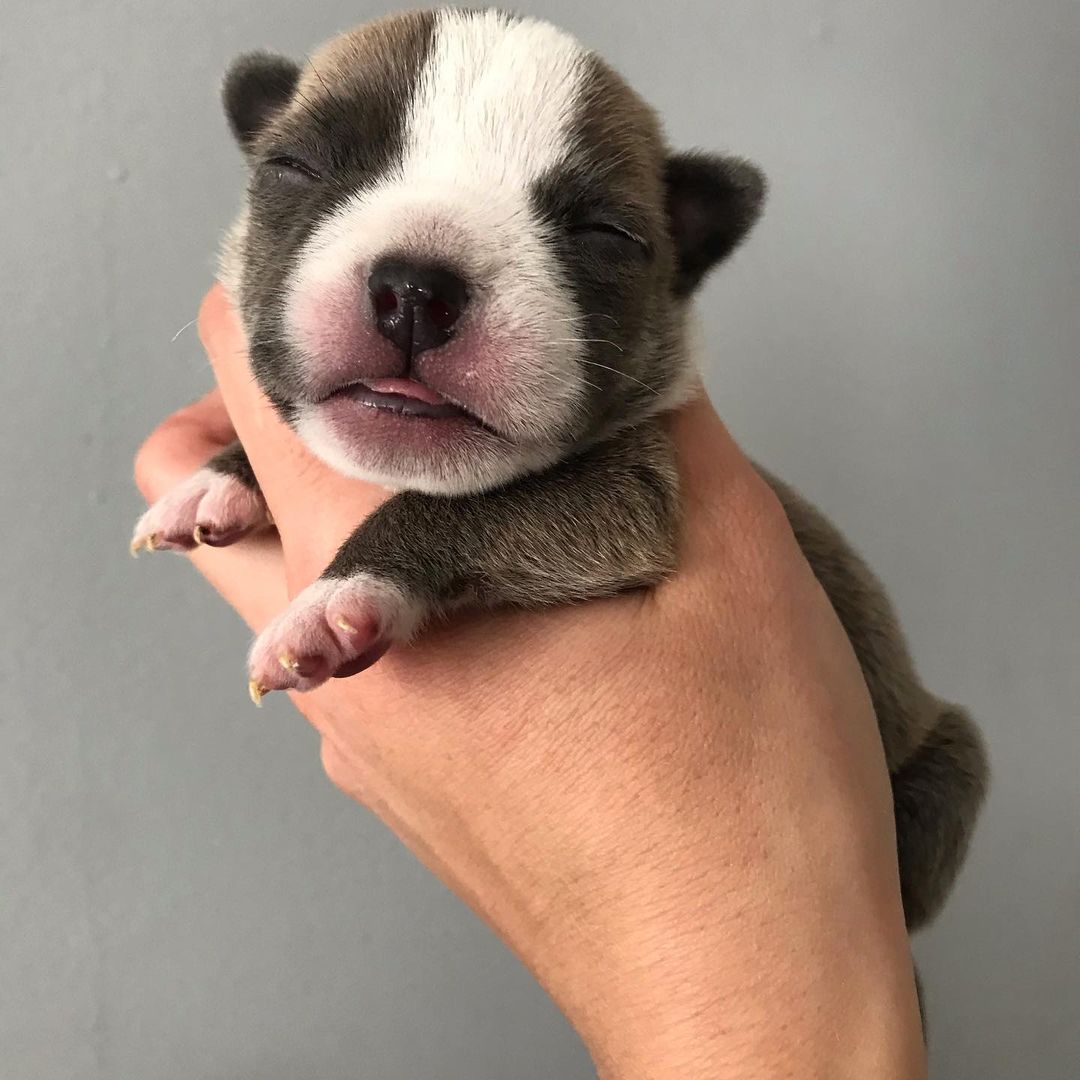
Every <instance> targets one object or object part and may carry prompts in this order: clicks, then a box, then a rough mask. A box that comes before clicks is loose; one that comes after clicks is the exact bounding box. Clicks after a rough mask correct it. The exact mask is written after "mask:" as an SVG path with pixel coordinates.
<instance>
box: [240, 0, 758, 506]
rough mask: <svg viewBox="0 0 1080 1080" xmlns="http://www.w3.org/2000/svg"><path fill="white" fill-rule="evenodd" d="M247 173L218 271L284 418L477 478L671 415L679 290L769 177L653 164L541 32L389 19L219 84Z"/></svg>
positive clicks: (559, 45)
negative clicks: (306, 56) (305, 55)
mask: <svg viewBox="0 0 1080 1080" xmlns="http://www.w3.org/2000/svg"><path fill="white" fill-rule="evenodd" d="M224 99H225V106H226V111H227V113H228V116H229V120H230V123H231V126H232V128H233V132H234V134H235V135H236V137H237V139H238V140H239V142H240V144H241V146H242V147H243V149H244V151H245V154H246V156H247V158H248V161H249V164H250V167H251V180H250V186H249V190H248V200H247V206H246V208H245V211H244V213H243V214H242V215H241V217H240V219H239V221H238V222H237V223H236V225H235V226H234V229H233V232H232V234H231V236H230V238H229V240H228V242H227V244H226V249H225V256H224V260H223V277H224V278H225V279H226V281H227V282H228V283H229V284H230V286H231V288H232V290H233V293H234V297H235V299H236V300H237V302H238V304H239V306H240V309H241V312H242V314H243V317H244V320H245V323H246V326H247V330H248V335H249V340H250V346H251V354H252V364H253V367H254V370H255V373H256V376H257V377H258V379H259V381H260V383H261V385H262V386H263V388H264V390H265V391H266V393H267V394H268V396H269V397H270V399H271V400H272V401H273V402H274V404H275V405H276V406H277V408H278V409H279V410H280V412H281V413H282V415H283V416H284V417H285V418H286V419H287V420H288V421H289V422H290V423H291V424H293V425H294V427H295V428H296V429H297V431H298V432H299V433H300V435H301V436H302V437H303V438H304V439H305V440H306V441H307V442H308V444H309V445H310V446H311V447H312V449H313V450H315V451H316V452H317V453H318V454H319V455H320V456H322V457H323V458H324V459H325V460H327V461H328V462H329V463H330V464H332V465H333V466H335V467H336V468H338V469H339V470H340V471H342V472H345V473H346V474H350V475H357V476H362V477H366V478H369V479H373V480H376V481H378V482H381V483H384V484H387V485H389V486H392V487H406V488H415V489H418V490H424V491H430V492H436V493H463V492H468V491H479V490H483V489H485V488H489V487H492V486H495V485H497V484H500V483H504V482H506V481H508V480H510V479H513V478H514V477H517V476H520V475H522V474H524V473H526V472H530V471H535V470H538V469H541V468H543V467H545V466H547V465H549V464H551V463H552V462H554V461H556V460H558V459H560V458H561V457H564V456H565V455H567V454H569V453H571V452H573V450H574V449H575V448H577V447H580V446H582V445H586V444H587V443H588V442H590V441H591V440H594V439H596V438H598V437H601V436H602V435H603V434H605V433H606V432H609V431H611V430H614V429H615V428H617V427H619V426H624V425H627V424H631V423H635V422H638V421H640V420H641V419H643V418H644V417H646V416H648V415H649V414H651V413H654V412H656V411H658V410H659V409H662V408H665V407H669V406H670V405H672V404H674V403H675V402H676V401H677V400H678V398H679V397H680V396H681V395H682V394H683V393H684V392H685V389H686V387H687V385H688V384H689V381H690V379H691V377H692V373H691V372H690V371H689V366H690V364H689V360H688V357H687V350H686V348H685V344H684V342H683V334H684V326H683V324H684V317H685V307H686V300H687V298H688V297H689V296H690V295H691V294H692V292H693V291H694V289H695V288H696V286H697V285H698V283H699V282H700V280H701V278H702V277H703V276H704V275H705V273H707V272H708V270H709V269H710V268H711V267H712V266H713V265H715V264H716V263H717V262H718V261H719V260H720V259H722V258H723V257H724V256H725V255H727V254H728V253H729V252H730V251H731V250H732V249H733V248H734V247H735V245H736V244H738V242H739V241H740V240H741V239H742V237H743V235H744V234H745V232H746V231H747V230H748V229H749V227H750V226H751V224H752V223H753V222H754V220H755V219H756V217H757V215H758V212H759V209H760V205H761V201H762V196H763V191H764V183H763V179H762V177H761V175H760V173H759V172H758V171H757V170H756V169H755V168H754V167H753V166H750V165H748V164H747V163H745V162H741V161H738V160H732V159H722V158H715V157H707V156H703V155H698V156H694V155H676V156H672V155H670V154H669V153H668V152H667V149H666V146H665V144H664V141H663V138H662V135H661V132H660V129H659V125H658V123H657V121H656V118H655V115H654V114H653V112H652V110H651V109H649V107H648V106H647V105H645V104H644V103H643V102H642V101H641V100H640V99H639V98H638V97H637V95H636V94H634V92H633V91H632V90H630V88H629V87H628V86H627V85H626V84H625V83H624V82H623V81H622V80H621V79H620V78H619V76H618V75H616V74H615V73H614V72H613V71H612V70H611V69H610V68H609V67H607V66H606V65H605V64H604V63H603V62H602V61H601V60H600V59H598V58H597V57H596V56H595V55H593V54H592V53H590V52H588V51H587V50H585V49H584V48H582V47H581V46H580V45H579V44H578V43H577V42H575V41H574V40H573V39H572V38H570V37H568V36H567V35H565V34H563V33H562V32H560V31H558V30H556V29H555V28H554V27H551V26H549V25H547V24H545V23H541V22H537V21H535V20H531V19H516V18H512V17H509V16H506V15H503V14H500V13H496V12H490V11H486V12H476V11H469V12H465V11H457V10H451V9H442V10H439V11H437V12H419V13H411V14H406V15H399V16H393V17H391V18H388V19H384V20H381V21H379V22H376V23H372V24H370V25H367V26H364V27H361V28H360V29H358V30H356V31H353V32H351V33H349V34H345V35H343V36H341V37H339V38H337V39H335V40H334V41H332V42H330V43H329V44H328V45H327V46H326V47H324V48H323V49H322V50H321V51H319V52H318V53H316V54H315V55H314V56H313V57H312V59H311V60H310V61H309V62H306V63H304V64H294V63H293V62H291V61H288V60H285V59H282V58H279V57H273V56H269V55H264V54H256V55H251V56H246V57H242V58H241V59H240V60H238V61H237V62H236V63H235V64H234V65H233V67H232V69H231V71H230V72H229V75H228V77H227V79H226V82H225V88H224Z"/></svg>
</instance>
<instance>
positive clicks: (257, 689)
mask: <svg viewBox="0 0 1080 1080" xmlns="http://www.w3.org/2000/svg"><path fill="white" fill-rule="evenodd" d="M265 694H266V690H265V689H264V688H263V687H261V686H260V685H259V684H258V683H257V682H256V681H255V680H254V679H249V680H248V697H250V698H251V700H252V702H253V703H254V704H255V706H256V707H257V708H260V709H261V708H262V699H263V697H264V696H265Z"/></svg>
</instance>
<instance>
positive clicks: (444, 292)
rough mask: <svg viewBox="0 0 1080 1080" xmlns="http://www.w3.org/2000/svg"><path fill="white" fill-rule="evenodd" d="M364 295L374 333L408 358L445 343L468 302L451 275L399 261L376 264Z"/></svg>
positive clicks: (460, 284)
mask: <svg viewBox="0 0 1080 1080" xmlns="http://www.w3.org/2000/svg"><path fill="white" fill-rule="evenodd" d="M368 291H369V292H370V293H371V306H372V309H373V310H374V312H375V323H376V325H377V326H378V327H379V333H381V334H382V335H383V336H384V337H387V338H389V339H390V340H391V341H392V342H393V343H394V344H395V345H396V346H397V347H398V348H399V349H400V350H401V351H402V352H403V353H404V354H405V355H406V357H408V358H409V359H412V358H413V357H414V356H416V355H417V354H418V353H422V352H424V350H425V349H434V348H435V347H436V346H438V345H442V344H443V343H444V342H446V341H448V340H449V338H450V336H451V335H452V334H453V332H454V326H455V324H456V323H457V321H458V319H459V318H460V317H461V312H462V311H463V310H464V308H465V304H466V303H467V302H468V294H467V292H466V291H465V282H464V281H462V280H461V278H459V277H458V276H457V274H455V273H453V272H452V271H450V270H447V269H445V268H443V267H441V266H420V265H417V264H416V263H410V262H405V261H403V260H400V259H384V260H383V261H382V262H380V263H377V264H376V266H375V268H374V269H373V270H372V272H371V277H369V278H368Z"/></svg>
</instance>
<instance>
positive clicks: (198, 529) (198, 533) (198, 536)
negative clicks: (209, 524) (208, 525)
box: [191, 525, 203, 547]
mask: <svg viewBox="0 0 1080 1080" xmlns="http://www.w3.org/2000/svg"><path fill="white" fill-rule="evenodd" d="M191 539H192V540H194V541H195V546H196V547H202V545H203V527H202V526H201V525H196V526H195V528H194V529H192V530H191Z"/></svg>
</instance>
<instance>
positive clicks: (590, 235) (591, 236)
mask: <svg viewBox="0 0 1080 1080" xmlns="http://www.w3.org/2000/svg"><path fill="white" fill-rule="evenodd" d="M570 235H571V236H573V237H574V238H575V239H577V240H580V241H581V242H582V243H587V244H595V245H605V246H609V247H614V246H620V247H625V248H632V249H634V250H635V251H637V252H638V253H639V254H642V255H645V256H649V255H651V254H652V248H651V246H650V245H649V242H648V241H647V240H646V239H644V237H642V236H639V235H638V234H637V233H636V232H634V231H633V230H632V229H629V228H627V227H626V226H624V225H617V224H615V223H614V222H611V221H586V222H582V223H580V224H577V225H573V226H571V227H570Z"/></svg>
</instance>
